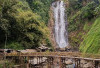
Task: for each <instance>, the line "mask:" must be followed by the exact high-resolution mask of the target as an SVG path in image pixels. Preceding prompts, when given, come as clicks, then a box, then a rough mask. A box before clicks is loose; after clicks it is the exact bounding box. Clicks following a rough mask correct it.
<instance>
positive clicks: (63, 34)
mask: <svg viewBox="0 0 100 68" xmlns="http://www.w3.org/2000/svg"><path fill="white" fill-rule="evenodd" d="M52 7H53V14H54V20H55V26H54V35H55V41H56V43H57V45H58V46H59V47H60V48H64V47H66V46H68V32H67V21H66V19H65V17H66V15H65V5H64V2H63V1H56V2H54V3H53V4H52Z"/></svg>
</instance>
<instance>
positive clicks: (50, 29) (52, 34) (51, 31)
mask: <svg viewBox="0 0 100 68" xmlns="http://www.w3.org/2000/svg"><path fill="white" fill-rule="evenodd" d="M49 16H50V19H49V22H48V27H49V31H50V40H51V43H52V46H53V48H54V49H56V48H57V45H56V42H55V37H54V17H53V12H52V7H50V11H49Z"/></svg>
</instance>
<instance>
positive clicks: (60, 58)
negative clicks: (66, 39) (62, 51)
mask: <svg viewBox="0 0 100 68" xmlns="http://www.w3.org/2000/svg"><path fill="white" fill-rule="evenodd" d="M59 60H60V62H59V63H60V68H62V57H59Z"/></svg>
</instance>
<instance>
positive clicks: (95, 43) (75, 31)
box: [66, 0, 100, 53]
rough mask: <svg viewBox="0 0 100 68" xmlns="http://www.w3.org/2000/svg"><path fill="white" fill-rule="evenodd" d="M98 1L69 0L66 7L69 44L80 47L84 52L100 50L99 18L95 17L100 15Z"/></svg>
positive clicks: (97, 51)
mask: <svg viewBox="0 0 100 68" xmlns="http://www.w3.org/2000/svg"><path fill="white" fill-rule="evenodd" d="M99 2H100V1H99V0H74V1H73V0H69V6H68V7H67V9H66V11H67V12H66V13H67V16H68V22H69V24H68V32H69V42H70V45H72V46H73V47H76V48H77V47H80V50H81V51H82V52H84V53H86V52H88V53H99V51H100V44H99V33H100V29H99V21H100V19H97V18H98V17H99V16H100V3H99ZM95 20H96V21H95ZM97 28H98V29H97ZM96 29H97V30H96Z"/></svg>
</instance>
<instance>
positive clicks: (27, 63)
mask: <svg viewBox="0 0 100 68" xmlns="http://www.w3.org/2000/svg"><path fill="white" fill-rule="evenodd" d="M26 67H27V68H29V56H27V66H26Z"/></svg>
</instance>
